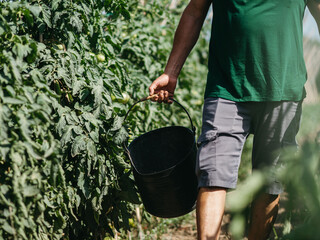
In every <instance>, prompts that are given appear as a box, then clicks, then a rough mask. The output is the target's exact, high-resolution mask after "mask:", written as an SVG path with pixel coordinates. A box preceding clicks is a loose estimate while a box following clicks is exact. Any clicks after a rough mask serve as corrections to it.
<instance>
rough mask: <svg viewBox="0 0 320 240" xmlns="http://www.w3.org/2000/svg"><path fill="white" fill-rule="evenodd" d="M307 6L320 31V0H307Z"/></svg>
mask: <svg viewBox="0 0 320 240" xmlns="http://www.w3.org/2000/svg"><path fill="white" fill-rule="evenodd" d="M308 8H309V10H310V12H311V14H312V16H313V17H314V19H315V20H316V22H317V24H318V30H319V33H320V0H309V1H308Z"/></svg>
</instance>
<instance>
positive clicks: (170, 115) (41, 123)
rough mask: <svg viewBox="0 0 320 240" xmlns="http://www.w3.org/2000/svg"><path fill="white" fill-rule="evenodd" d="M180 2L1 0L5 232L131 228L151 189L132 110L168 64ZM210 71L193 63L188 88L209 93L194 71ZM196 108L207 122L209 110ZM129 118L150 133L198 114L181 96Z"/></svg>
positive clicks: (30, 234)
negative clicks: (130, 144)
mask: <svg viewBox="0 0 320 240" xmlns="http://www.w3.org/2000/svg"><path fill="white" fill-rule="evenodd" d="M169 4H170V1H159V0H156V1H148V2H147V3H145V4H143V3H141V2H140V1H136V0H130V1H124V0H105V1H102V0H97V1H71V0H65V1H62V0H50V1H47V0H44V1H36V0H22V1H0V6H1V8H0V9H1V10H0V19H1V20H0V63H1V65H0V84H1V88H0V171H1V174H0V236H1V238H3V239H61V238H66V239H103V237H104V236H106V235H110V236H112V235H113V233H114V232H115V229H116V230H117V231H122V230H124V231H126V230H128V229H129V228H130V223H129V219H130V218H131V215H132V210H133V206H134V205H133V204H136V203H140V201H139V196H138V194H137V192H136V189H135V186H134V183H133V178H132V175H131V171H130V164H129V161H128V159H127V157H126V156H125V155H124V153H123V152H124V151H123V148H122V144H123V143H124V142H126V141H127V139H128V133H127V130H126V129H127V127H125V126H124V123H123V117H124V115H125V113H126V112H127V110H128V105H129V104H132V103H133V102H134V101H135V100H137V99H139V98H142V97H145V96H146V95H147V94H148V91H147V88H148V86H149V85H150V83H151V81H152V80H153V79H154V78H155V77H157V76H158V75H159V74H160V73H161V71H162V69H163V67H164V66H163V65H164V64H165V61H166V58H167V56H168V54H169V51H170V44H171V42H172V36H173V31H174V28H175V26H176V23H177V17H173V16H174V15H173V14H172V13H174V11H176V12H179V11H180V8H177V9H171V10H170V9H169V8H168V6H169ZM181 4H185V2H184V1H182V2H181ZM181 6H182V5H181ZM164 31H165V34H163V33H164ZM199 49H200V47H199V48H198V49H196V50H195V51H194V54H193V55H192V57H191V58H190V60H189V61H188V62H187V63H186V66H187V68H186V69H188V67H189V68H192V67H194V66H195V62H196V61H197V59H198V57H199V56H201V53H202V52H203V50H205V49H203V50H199ZM204 64H205V62H204ZM204 75H205V72H204V71H201V70H200V71H198V72H194V71H191V70H189V72H188V71H186V72H184V73H182V75H181V76H182V77H181V78H182V80H183V81H182V82H183V85H184V86H183V87H184V90H177V95H176V98H177V99H178V100H179V101H180V102H182V103H184V104H185V105H186V104H187V102H189V100H190V99H191V101H201V100H202V96H201V93H199V92H198V88H197V86H198V85H199V81H195V80H194V78H195V76H202V77H203V76H204ZM204 78H205V77H203V81H202V83H203V82H204V81H205V79H204ZM200 82H201V81H200ZM191 91H193V95H191ZM199 91H200V92H201V91H202V90H199ZM112 96H114V97H112ZM196 106H198V107H199V105H196ZM188 109H189V110H190V111H191V115H192V117H193V119H194V121H195V122H196V123H198V122H199V119H200V114H201V113H200V112H201V111H197V110H196V109H195V108H194V107H193V106H192V107H188ZM139 120H141V121H139ZM125 124H126V125H128V126H130V128H132V132H133V133H134V134H135V135H139V134H141V133H143V132H146V131H148V130H150V129H153V128H156V127H160V126H165V125H169V124H179V125H186V126H189V124H190V123H189V122H188V119H187V117H186V116H185V114H184V113H183V112H182V111H181V110H180V109H179V108H178V107H176V106H172V107H171V106H166V105H157V104H154V103H147V104H141V105H140V106H138V107H137V108H135V109H134V111H133V112H132V114H130V116H129V118H128V120H127V122H126V123H125Z"/></svg>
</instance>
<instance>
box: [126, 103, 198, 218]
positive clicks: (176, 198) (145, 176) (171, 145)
mask: <svg viewBox="0 0 320 240" xmlns="http://www.w3.org/2000/svg"><path fill="white" fill-rule="evenodd" d="M144 100H145V99H143V100H140V101H139V102H141V101H144ZM173 101H174V102H176V103H177V104H178V105H179V106H181V107H182V108H183V110H184V111H185V112H186V113H187V115H188V117H189V119H190V122H191V127H192V130H190V129H188V128H185V127H182V126H171V127H164V128H159V129H156V130H153V131H150V132H147V133H145V134H143V135H141V136H139V137H138V138H136V139H134V140H133V141H132V142H131V144H130V145H129V147H128V148H126V149H127V153H128V155H129V158H130V161H131V164H132V166H133V174H134V178H135V182H136V185H137V188H138V191H139V193H140V196H141V199H142V202H143V204H144V206H145V209H146V210H147V211H148V212H149V213H151V214H152V215H155V216H157V217H162V218H172V217H178V216H182V215H184V214H187V213H188V212H190V211H192V210H193V209H194V206H195V203H196V199H197V194H198V187H197V178H196V175H195V160H196V153H197V149H196V143H195V129H194V127H193V124H192V121H191V118H190V115H189V113H188V112H187V111H186V109H185V108H184V107H183V106H182V105H181V104H180V103H178V102H177V101H175V100H173ZM139 102H137V103H139ZM137 103H135V104H137ZM135 104H134V105H135ZM134 105H133V106H134ZM133 106H132V107H133ZM131 109H132V108H130V109H129V111H128V113H129V112H130V110H131ZM128 113H127V115H128ZM127 115H126V117H127Z"/></svg>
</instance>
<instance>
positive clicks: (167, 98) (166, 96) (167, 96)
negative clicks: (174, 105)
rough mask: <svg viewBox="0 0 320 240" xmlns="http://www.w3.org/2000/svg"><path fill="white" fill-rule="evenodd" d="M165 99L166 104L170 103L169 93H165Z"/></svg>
mask: <svg viewBox="0 0 320 240" xmlns="http://www.w3.org/2000/svg"><path fill="white" fill-rule="evenodd" d="M164 99H165V101H166V102H168V100H169V92H168V91H165V92H164Z"/></svg>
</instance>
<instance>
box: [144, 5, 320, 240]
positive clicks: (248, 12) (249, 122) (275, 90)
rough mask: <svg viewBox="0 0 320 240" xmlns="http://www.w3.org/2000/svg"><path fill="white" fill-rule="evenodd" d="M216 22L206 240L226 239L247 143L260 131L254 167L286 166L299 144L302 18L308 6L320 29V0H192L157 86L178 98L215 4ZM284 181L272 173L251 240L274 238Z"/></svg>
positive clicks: (201, 225)
mask: <svg viewBox="0 0 320 240" xmlns="http://www.w3.org/2000/svg"><path fill="white" fill-rule="evenodd" d="M211 4H212V6H213V23H212V34H211V40H210V54H209V64H208V70H209V71H208V78H207V85H206V91H205V103H204V109H203V125H202V134H201V136H200V137H199V140H198V145H199V151H198V157H197V175H198V180H199V195H198V200H197V227H198V239H218V238H219V231H220V225H221V221H222V216H223V213H224V206H225V198H226V190H227V189H229V188H235V187H236V182H237V174H238V167H239V162H240V155H241V151H242V147H243V144H244V142H245V139H246V137H247V136H248V134H249V133H252V134H254V143H253V153H252V165H253V168H254V169H262V168H264V167H269V168H270V167H272V168H271V169H273V170H274V171H275V170H276V169H277V168H278V167H279V166H280V165H281V161H280V160H281V158H280V157H281V151H279V150H281V149H282V148H284V147H286V146H292V145H293V146H295V145H296V141H295V136H296V134H297V131H298V128H299V120H300V115H301V102H302V100H303V98H304V97H305V91H304V84H305V81H306V68H305V63H304V60H303V49H302V46H303V42H302V18H303V15H304V10H305V7H306V5H307V6H308V8H309V9H310V12H311V13H312V15H313V16H314V18H315V19H316V22H317V24H318V27H319V28H320V0H213V1H210V0H191V1H190V3H189V4H188V6H187V7H186V9H185V10H184V12H183V14H182V17H181V20H180V23H179V26H178V28H177V30H176V33H175V38H174V43H173V48H172V52H171V54H170V57H169V60H168V62H167V66H166V68H165V71H164V73H163V74H162V75H161V76H160V77H159V78H157V79H156V80H155V81H154V82H153V83H152V84H151V86H150V87H149V93H150V95H153V94H155V93H156V94H158V95H157V97H155V98H154V101H158V102H166V103H170V102H171V101H170V99H169V97H172V96H173V94H174V90H175V87H176V83H177V78H178V75H179V73H180V70H181V68H182V66H183V64H184V62H185V60H186V58H187V56H188V54H189V53H190V51H191V49H192V48H193V46H194V44H195V43H196V41H197V39H198V36H199V32H200V30H201V28H202V24H203V21H204V19H205V17H206V15H207V12H208V9H209V7H210V5H211ZM281 192H282V187H281V184H280V183H279V182H278V180H277V179H276V174H271V175H270V179H269V184H268V187H267V188H266V193H264V194H261V195H259V196H258V197H257V198H256V199H255V200H254V202H253V204H252V214H251V226H250V229H249V235H248V238H249V240H259V239H267V238H268V236H269V233H270V231H271V229H272V225H273V222H274V221H275V218H276V215H277V210H278V202H279V194H280V193H281Z"/></svg>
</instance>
